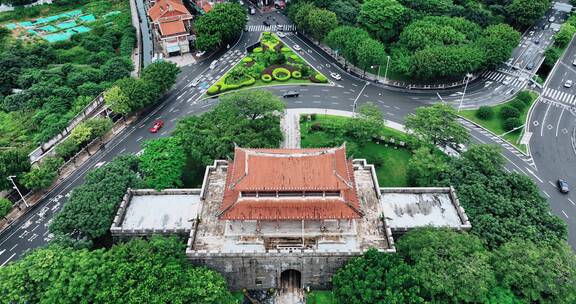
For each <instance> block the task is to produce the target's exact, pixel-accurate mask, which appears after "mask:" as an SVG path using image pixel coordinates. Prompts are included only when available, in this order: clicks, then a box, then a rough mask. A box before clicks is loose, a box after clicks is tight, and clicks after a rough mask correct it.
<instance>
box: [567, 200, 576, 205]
mask: <svg viewBox="0 0 576 304" xmlns="http://www.w3.org/2000/svg"><path fill="white" fill-rule="evenodd" d="M568 201H569V202H570V203H571V204H572V205H574V206H576V204H575V203H574V201H573V200H571V199H570V198H568Z"/></svg>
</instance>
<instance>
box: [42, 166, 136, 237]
mask: <svg viewBox="0 0 576 304" xmlns="http://www.w3.org/2000/svg"><path fill="white" fill-rule="evenodd" d="M137 169H138V159H137V158H136V157H135V156H121V157H118V158H116V159H115V160H114V161H113V162H111V163H109V164H107V165H105V166H103V167H100V168H98V169H96V170H93V171H91V172H90V173H88V175H86V178H85V183H84V184H83V185H82V186H80V187H77V188H76V189H74V191H73V192H72V196H71V197H70V199H69V200H68V202H67V203H66V205H64V208H63V209H62V211H60V213H58V214H57V215H56V216H55V217H54V220H53V221H52V224H51V225H50V227H49V228H50V232H52V233H53V234H54V236H55V239H56V240H58V242H60V243H62V244H66V245H71V246H79V247H84V246H88V247H90V246H96V247H98V246H102V245H104V244H108V243H109V242H110V240H109V239H108V237H109V235H108V232H109V229H110V225H112V220H113V218H114V215H115V214H116V212H117V209H118V205H119V204H120V202H121V201H122V197H123V196H124V193H125V192H126V189H127V188H128V187H133V186H135V185H136V184H137V182H138V176H137V175H136V171H137Z"/></svg>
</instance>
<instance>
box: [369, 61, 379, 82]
mask: <svg viewBox="0 0 576 304" xmlns="http://www.w3.org/2000/svg"><path fill="white" fill-rule="evenodd" d="M374 67H378V74H377V75H376V79H377V80H380V65H379V64H378V65H371V66H370V68H372V69H373V68H374Z"/></svg>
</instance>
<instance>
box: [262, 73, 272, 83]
mask: <svg viewBox="0 0 576 304" xmlns="http://www.w3.org/2000/svg"><path fill="white" fill-rule="evenodd" d="M261 79H262V81H264V82H270V81H272V76H271V75H269V74H264V75H262V78H261Z"/></svg>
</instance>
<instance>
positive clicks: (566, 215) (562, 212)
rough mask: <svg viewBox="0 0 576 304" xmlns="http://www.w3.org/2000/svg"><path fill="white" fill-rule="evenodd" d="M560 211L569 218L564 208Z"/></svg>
mask: <svg viewBox="0 0 576 304" xmlns="http://www.w3.org/2000/svg"><path fill="white" fill-rule="evenodd" d="M562 213H563V214H564V216H565V217H566V218H569V217H568V214H566V212H564V210H562Z"/></svg>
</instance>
